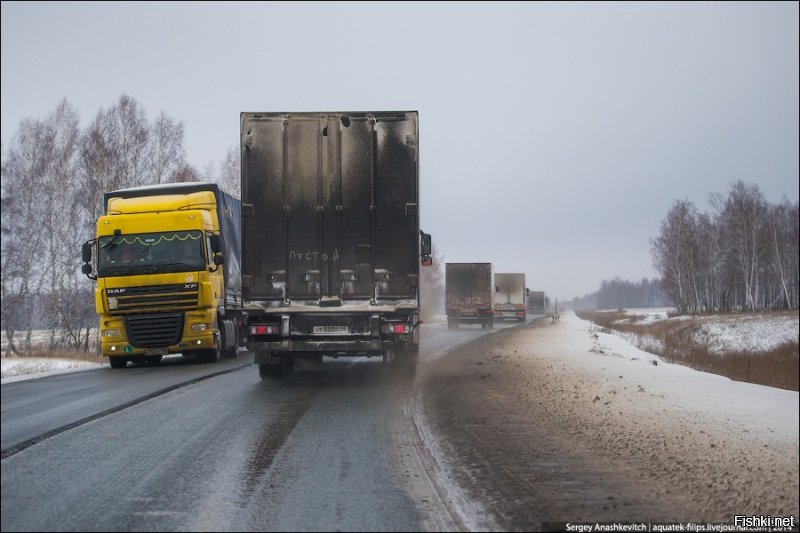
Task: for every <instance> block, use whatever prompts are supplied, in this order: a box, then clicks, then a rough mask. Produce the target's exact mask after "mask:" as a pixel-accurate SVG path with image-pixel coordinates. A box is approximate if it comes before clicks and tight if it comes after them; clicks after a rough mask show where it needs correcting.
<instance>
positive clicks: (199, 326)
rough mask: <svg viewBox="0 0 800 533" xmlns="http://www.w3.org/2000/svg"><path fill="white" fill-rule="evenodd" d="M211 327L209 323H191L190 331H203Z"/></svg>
mask: <svg viewBox="0 0 800 533" xmlns="http://www.w3.org/2000/svg"><path fill="white" fill-rule="evenodd" d="M207 329H211V324H206V323H203V324H192V331H205V330H207Z"/></svg>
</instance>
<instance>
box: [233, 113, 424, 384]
mask: <svg viewBox="0 0 800 533" xmlns="http://www.w3.org/2000/svg"><path fill="white" fill-rule="evenodd" d="M418 141H419V130H418V114H417V112H416V111H387V112H316V113H312V112H280V113H279V112H266V113H249V112H248V113H242V114H241V155H242V182H241V184H242V267H243V268H242V292H243V296H244V302H245V313H246V315H247V328H248V335H247V347H248V349H250V350H251V351H253V352H254V363H255V364H257V365H258V369H259V375H260V376H261V378H262V379H280V378H282V377H284V376H285V375H287V374H288V373H290V372H292V371H293V368H294V361H295V359H297V358H305V359H306V360H307V361H309V362H310V363H311V364H321V363H322V362H323V357H324V356H330V357H346V356H370V357H372V356H377V357H381V358H383V361H384V362H386V363H388V364H391V365H392V368H401V367H402V368H406V369H413V368H414V366H415V365H416V362H417V358H418V349H419V336H420V324H421V321H420V319H419V315H420V298H419V277H420V276H419V274H420V265H423V266H427V265H430V264H431V262H432V260H431V257H430V253H431V240H430V236H429V235H427V234H424V233H422V232H421V231H420V221H419V214H420V211H419V144H418Z"/></svg>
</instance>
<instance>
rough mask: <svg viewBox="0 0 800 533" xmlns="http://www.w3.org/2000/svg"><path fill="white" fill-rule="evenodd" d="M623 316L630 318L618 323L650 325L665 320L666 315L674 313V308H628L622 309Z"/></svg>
mask: <svg viewBox="0 0 800 533" xmlns="http://www.w3.org/2000/svg"><path fill="white" fill-rule="evenodd" d="M624 311H625V314H626V315H628V316H630V317H631V318H629V319H623V320H618V321H617V322H620V323H626V324H631V323H636V324H652V323H653V322H658V321H659V320H666V319H667V316H668V313H674V312H675V308H674V307H647V308H637V307H634V308H630V309H624Z"/></svg>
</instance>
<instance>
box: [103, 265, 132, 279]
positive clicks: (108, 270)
mask: <svg viewBox="0 0 800 533" xmlns="http://www.w3.org/2000/svg"><path fill="white" fill-rule="evenodd" d="M101 270H102V273H101V274H100V276H101V277H103V276H108V275H110V274H115V275H118V274H130V273H131V272H133V267H131V266H107V267H104V268H102V269H101Z"/></svg>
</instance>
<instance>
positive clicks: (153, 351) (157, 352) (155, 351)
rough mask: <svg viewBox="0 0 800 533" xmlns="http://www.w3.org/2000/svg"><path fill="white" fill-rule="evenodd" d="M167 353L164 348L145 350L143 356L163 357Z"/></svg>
mask: <svg viewBox="0 0 800 533" xmlns="http://www.w3.org/2000/svg"><path fill="white" fill-rule="evenodd" d="M167 353H169V350H167V349H166V348H145V350H144V354H145V355H165V354H167Z"/></svg>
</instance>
